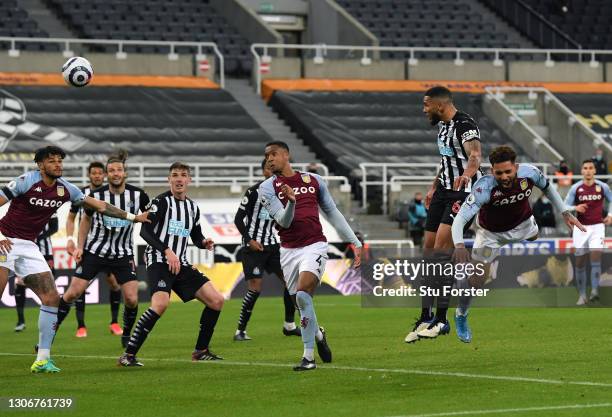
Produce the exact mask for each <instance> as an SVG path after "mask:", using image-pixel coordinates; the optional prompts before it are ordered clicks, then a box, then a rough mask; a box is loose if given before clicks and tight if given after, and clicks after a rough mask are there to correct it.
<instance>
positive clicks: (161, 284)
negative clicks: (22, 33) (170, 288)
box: [157, 279, 166, 288]
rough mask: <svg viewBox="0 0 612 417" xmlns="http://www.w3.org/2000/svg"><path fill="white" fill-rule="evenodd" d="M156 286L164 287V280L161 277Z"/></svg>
mask: <svg viewBox="0 0 612 417" xmlns="http://www.w3.org/2000/svg"><path fill="white" fill-rule="evenodd" d="M157 287H158V288H166V281H164V280H163V279H160V280H159V281H158V283H157Z"/></svg>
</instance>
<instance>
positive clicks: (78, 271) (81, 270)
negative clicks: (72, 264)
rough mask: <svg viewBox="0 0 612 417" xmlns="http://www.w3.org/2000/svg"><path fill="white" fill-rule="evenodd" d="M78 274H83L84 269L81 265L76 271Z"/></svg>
mask: <svg viewBox="0 0 612 417" xmlns="http://www.w3.org/2000/svg"><path fill="white" fill-rule="evenodd" d="M74 272H75V273H76V274H80V273H81V272H83V267H82V266H81V265H79V266H78V267H77V269H76V271H74Z"/></svg>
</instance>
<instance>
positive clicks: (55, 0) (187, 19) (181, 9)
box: [46, 0, 252, 75]
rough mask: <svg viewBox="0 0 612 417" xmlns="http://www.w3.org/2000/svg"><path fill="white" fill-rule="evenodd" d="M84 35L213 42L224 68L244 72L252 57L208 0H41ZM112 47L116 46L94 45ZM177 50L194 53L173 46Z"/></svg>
mask: <svg viewBox="0 0 612 417" xmlns="http://www.w3.org/2000/svg"><path fill="white" fill-rule="evenodd" d="M46 1H47V4H48V5H49V6H50V7H52V8H53V9H54V10H55V11H56V12H57V13H58V15H59V16H60V17H61V18H62V19H63V20H64V21H65V22H66V23H67V24H68V25H69V26H70V27H71V29H72V30H73V31H74V32H75V33H77V34H78V35H79V36H80V37H83V38H98V39H132V40H169V41H170V40H171V41H191V42H198V41H199V42H215V43H217V45H219V48H220V49H221V53H222V54H223V55H224V57H225V70H226V73H228V74H232V75H240V74H248V73H250V71H251V65H252V59H251V55H250V52H249V43H248V41H247V40H246V39H244V38H243V37H242V36H241V35H239V34H238V32H237V31H236V29H235V28H234V27H232V26H231V25H230V23H228V22H227V21H226V19H225V18H224V17H222V16H221V15H219V14H218V13H217V12H216V11H215V9H214V8H213V7H212V6H211V5H210V4H209V2H208V0H198V1H195V0H175V1H172V2H167V1H149V0H147V1H145V0H92V1H88V2H86V3H84V2H81V1H78V0H46ZM96 48H97V49H96V51H98V52H115V51H116V47H115V46H97V47H96ZM124 51H125V52H142V53H168V48H167V47H158V46H126V47H125V48H124ZM176 52H177V53H195V52H196V50H195V49H194V48H193V47H186V46H183V47H177V48H176Z"/></svg>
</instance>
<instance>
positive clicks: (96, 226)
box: [84, 184, 149, 259]
mask: <svg viewBox="0 0 612 417" xmlns="http://www.w3.org/2000/svg"><path fill="white" fill-rule="evenodd" d="M90 196H91V197H93V198H96V199H98V200H102V201H105V202H107V203H109V204H112V205H113V206H115V207H118V208H120V209H121V210H123V211H127V212H128V213H132V214H138V213H139V212H144V211H145V207H146V206H147V205H148V204H149V196H148V195H147V193H145V192H144V190H143V189H141V188H138V187H135V186H133V185H131V184H126V185H125V191H124V192H123V193H121V194H114V193H112V192H111V191H110V188H109V185H108V184H107V185H104V186H102V187H100V188H98V189H96V190H93V191H92V192H91V194H90ZM85 214H87V215H88V216H89V217H91V227H90V229H89V233H88V234H87V240H86V241H85V246H84V250H85V251H86V252H89V253H91V254H93V255H96V256H99V257H101V258H110V259H118V258H123V257H125V256H129V257H132V256H134V240H133V237H132V234H133V231H134V223H133V222H131V221H129V220H126V219H117V218H114V217H109V216H105V215H103V214H101V213H98V212H96V211H94V210H92V209H89V208H86V209H85Z"/></svg>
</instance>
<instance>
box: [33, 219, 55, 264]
mask: <svg viewBox="0 0 612 417" xmlns="http://www.w3.org/2000/svg"><path fill="white" fill-rule="evenodd" d="M58 229H59V220H58V218H57V213H55V214H54V215H53V216H51V218H50V219H49V223H47V224H46V225H45V228H44V229H43V230H42V232H40V235H38V237H37V238H36V244H37V245H38V249H39V250H40V253H42V254H43V255H44V256H53V243H52V242H51V236H53V235H54V234H55V233H56V232H57V230H58Z"/></svg>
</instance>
